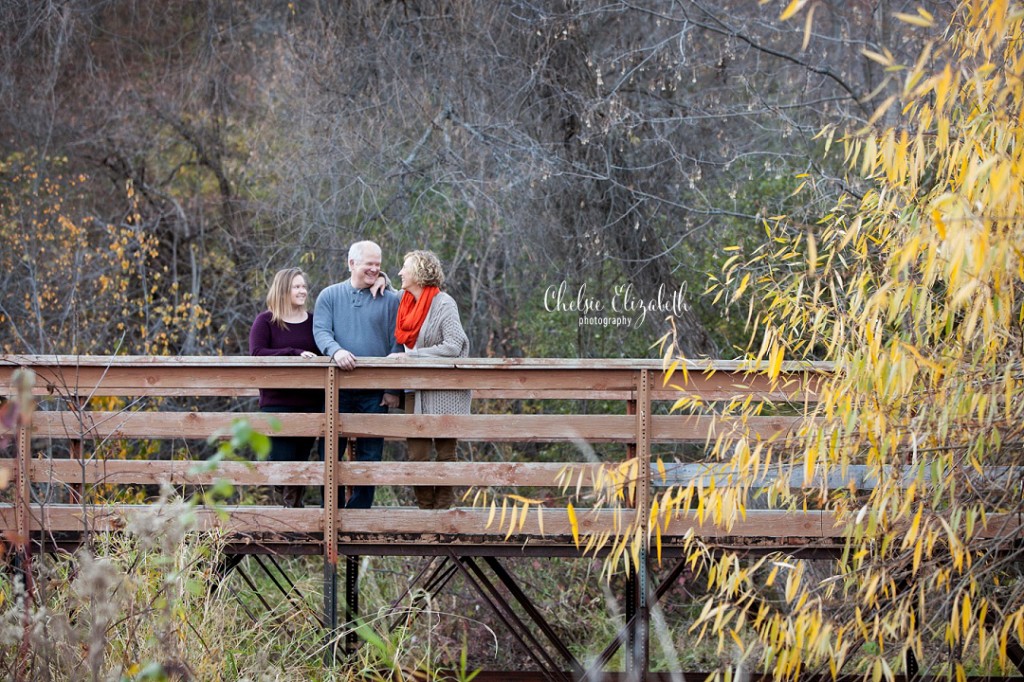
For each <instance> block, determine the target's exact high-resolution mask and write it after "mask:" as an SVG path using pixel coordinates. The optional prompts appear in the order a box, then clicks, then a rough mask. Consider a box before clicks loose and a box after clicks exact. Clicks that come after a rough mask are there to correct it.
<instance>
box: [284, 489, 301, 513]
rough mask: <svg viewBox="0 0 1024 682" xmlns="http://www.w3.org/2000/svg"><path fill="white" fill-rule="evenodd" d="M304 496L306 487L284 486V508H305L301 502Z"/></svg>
mask: <svg viewBox="0 0 1024 682" xmlns="http://www.w3.org/2000/svg"><path fill="white" fill-rule="evenodd" d="M305 496H306V486H303V485H286V486H284V493H283V495H282V497H283V498H284V506H286V507H294V508H296V509H301V508H302V507H304V506H305V504H303V502H302V498H303V497H305Z"/></svg>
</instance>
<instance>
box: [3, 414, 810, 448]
mask: <svg viewBox="0 0 1024 682" xmlns="http://www.w3.org/2000/svg"><path fill="white" fill-rule="evenodd" d="M239 419H244V420H246V421H248V422H249V424H250V425H252V427H253V428H254V429H256V430H258V431H260V432H262V433H266V434H270V435H279V436H319V435H321V434H322V433H323V429H324V418H323V415H322V414H301V413H282V414H274V415H268V414H266V413H263V412H209V413H200V412H153V411H143V410H126V411H122V412H99V411H97V412H92V411H82V412H71V411H60V412H44V411H40V412H36V413H35V414H34V415H33V416H32V429H33V436H34V437H37V438H57V439H61V438H76V439H86V440H96V439H101V440H105V439H110V438H158V439H160V438H164V439H166V438H185V439H207V438H210V437H218V436H219V437H226V436H230V430H231V425H232V424H233V423H234V422H235V421H237V420H239ZM272 424H276V428H275V427H273V426H272ZM652 424H653V428H652V440H653V441H654V442H703V441H707V440H714V439H715V438H716V437H718V436H720V435H721V436H727V437H728V436H730V435H731V436H735V437H740V436H745V437H748V438H761V439H769V438H771V439H777V438H780V437H786V436H795V435H796V434H797V432H798V431H799V429H800V428H801V426H803V425H805V424H807V422H806V421H805V420H803V419H802V418H800V417H751V418H749V419H747V420H746V421H744V422H740V421H737V420H735V419H730V418H713V417H709V416H700V415H660V416H655V417H652ZM339 425H340V428H341V432H342V434H343V435H346V436H350V437H362V436H370V437H373V436H378V437H383V438H389V439H405V438H458V439H459V440H470V441H491V442H566V441H568V442H573V441H587V442H602V443H631V442H633V441H634V440H635V438H636V435H635V428H636V418H635V417H631V416H627V415H547V414H541V415H538V414H513V415H479V414H478V415H465V416H456V415H404V414H388V415H369V414H344V413H342V414H341V415H340V416H339ZM6 433H10V430H5V429H3V428H2V427H0V435H3V434H6Z"/></svg>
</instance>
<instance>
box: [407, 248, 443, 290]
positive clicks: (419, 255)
mask: <svg viewBox="0 0 1024 682" xmlns="http://www.w3.org/2000/svg"><path fill="white" fill-rule="evenodd" d="M410 258H411V259H412V269H413V277H415V278H416V280H417V281H418V282H419V283H420V286H425V287H437V288H438V289H440V288H441V287H443V286H444V270H442V269H441V260H440V259H439V258H438V257H437V254H436V253H434V252H433V251H410V252H409V253H407V254H405V258H404V259H403V260H409V259H410Z"/></svg>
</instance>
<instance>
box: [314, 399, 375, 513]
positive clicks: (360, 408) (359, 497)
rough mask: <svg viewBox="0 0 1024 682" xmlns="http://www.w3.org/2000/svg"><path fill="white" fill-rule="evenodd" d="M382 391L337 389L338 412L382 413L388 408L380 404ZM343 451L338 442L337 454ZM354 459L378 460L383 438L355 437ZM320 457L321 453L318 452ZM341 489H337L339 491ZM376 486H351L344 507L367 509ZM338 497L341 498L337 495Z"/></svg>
mask: <svg viewBox="0 0 1024 682" xmlns="http://www.w3.org/2000/svg"><path fill="white" fill-rule="evenodd" d="M383 399H384V391H368V390H348V391H338V412H348V413H350V414H352V413H354V414H384V413H386V412H387V411H388V408H387V407H386V406H384V405H381V404H380V403H381V401H382V400H383ZM342 452H344V441H342V442H341V443H339V446H338V455H339V456H340V455H341V453H342ZM355 454H356V461H358V462H379V461H381V459H383V456H384V439H383V438H356V453H355ZM320 456H321V458H322V457H323V453H322V452H321V453H320ZM340 492H341V491H340V490H339V493H340ZM375 492H376V488H375V487H374V486H372V485H357V486H352V496H351V497H349V498H348V501H347V502H346V503H345V508H346V509H369V508H370V507H371V506H373V495H374V493H375ZM338 499H339V500H340V499H341V496H340V495H339V497H338Z"/></svg>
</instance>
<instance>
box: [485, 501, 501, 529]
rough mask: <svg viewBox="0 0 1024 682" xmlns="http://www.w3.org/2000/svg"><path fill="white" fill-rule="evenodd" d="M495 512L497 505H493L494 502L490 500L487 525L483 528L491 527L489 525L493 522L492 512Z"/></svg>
mask: <svg viewBox="0 0 1024 682" xmlns="http://www.w3.org/2000/svg"><path fill="white" fill-rule="evenodd" d="M497 510H498V505H496V504H495V503H494V500H491V513H490V514H488V515H487V525H486V526H484V528H490V527H491V523H493V522H494V512H496V511H497Z"/></svg>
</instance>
